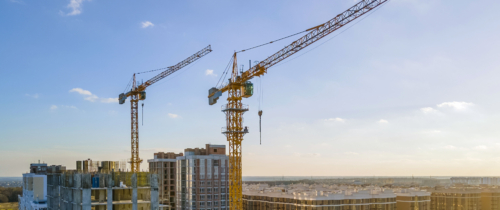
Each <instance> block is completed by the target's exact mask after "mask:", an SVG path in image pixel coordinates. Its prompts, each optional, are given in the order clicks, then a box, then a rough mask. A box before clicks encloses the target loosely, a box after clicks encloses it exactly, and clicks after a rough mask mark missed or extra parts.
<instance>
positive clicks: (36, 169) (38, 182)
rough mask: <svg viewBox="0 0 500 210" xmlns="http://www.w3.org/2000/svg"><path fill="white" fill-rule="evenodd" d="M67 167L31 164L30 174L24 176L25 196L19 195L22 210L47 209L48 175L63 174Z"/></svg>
mask: <svg viewBox="0 0 500 210" xmlns="http://www.w3.org/2000/svg"><path fill="white" fill-rule="evenodd" d="M64 171H66V167H64V166H60V165H57V166H56V165H52V166H47V164H46V163H40V161H38V163H32V164H30V173H25V174H23V186H22V188H23V194H22V196H21V195H18V202H19V209H20V210H46V209H47V173H62V172H64Z"/></svg>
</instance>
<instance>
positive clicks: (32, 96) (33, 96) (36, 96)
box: [26, 93, 39, 99]
mask: <svg viewBox="0 0 500 210" xmlns="http://www.w3.org/2000/svg"><path fill="white" fill-rule="evenodd" d="M26 96H28V97H31V98H34V99H37V98H38V97H39V96H38V94H37V93H36V94H33V95H31V94H26Z"/></svg>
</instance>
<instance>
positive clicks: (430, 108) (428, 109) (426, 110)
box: [420, 107, 437, 114]
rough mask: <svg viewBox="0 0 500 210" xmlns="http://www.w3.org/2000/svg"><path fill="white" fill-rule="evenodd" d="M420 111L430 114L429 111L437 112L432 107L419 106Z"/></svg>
mask: <svg viewBox="0 0 500 210" xmlns="http://www.w3.org/2000/svg"><path fill="white" fill-rule="evenodd" d="M420 111H422V112H423V113H424V114H430V113H436V112H437V110H435V109H433V108H432V107H424V108H421V109H420Z"/></svg>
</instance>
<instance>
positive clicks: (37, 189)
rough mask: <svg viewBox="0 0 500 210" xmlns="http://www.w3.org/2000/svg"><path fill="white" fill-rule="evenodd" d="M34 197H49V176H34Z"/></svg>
mask: <svg viewBox="0 0 500 210" xmlns="http://www.w3.org/2000/svg"><path fill="white" fill-rule="evenodd" d="M33 196H34V197H33V199H34V200H46V198H47V177H46V176H45V177H33Z"/></svg>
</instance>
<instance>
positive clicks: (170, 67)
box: [136, 66, 171, 74]
mask: <svg viewBox="0 0 500 210" xmlns="http://www.w3.org/2000/svg"><path fill="white" fill-rule="evenodd" d="M169 68H171V66H169V67H164V68H161V69H153V70H149V71H143V72H139V73H136V74H144V73H149V72H154V71H161V70H165V69H169Z"/></svg>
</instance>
